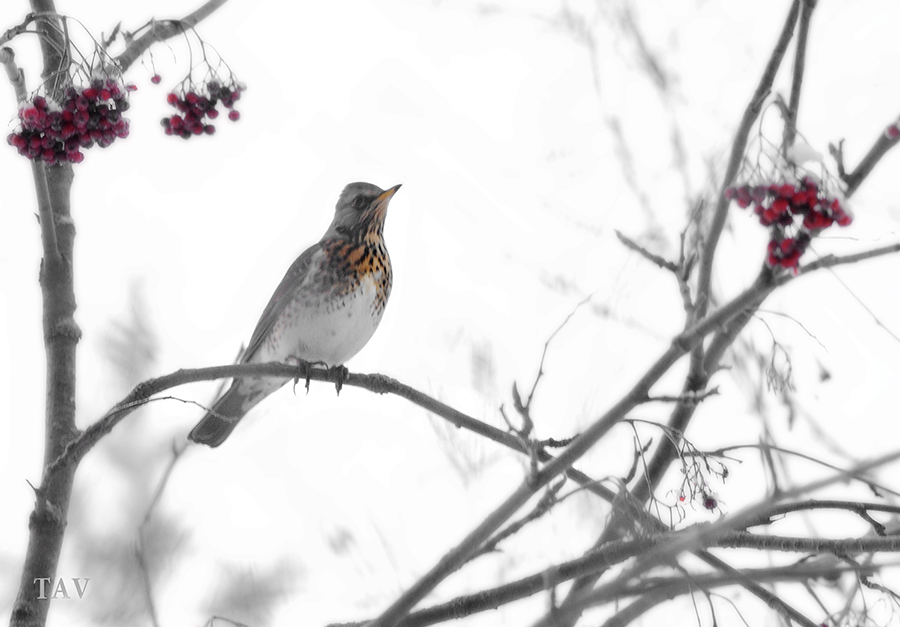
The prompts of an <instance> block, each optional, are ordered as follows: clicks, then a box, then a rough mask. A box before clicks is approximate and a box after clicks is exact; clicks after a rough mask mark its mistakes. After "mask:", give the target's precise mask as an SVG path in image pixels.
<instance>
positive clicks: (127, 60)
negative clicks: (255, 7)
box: [116, 0, 228, 72]
mask: <svg viewBox="0 0 900 627" xmlns="http://www.w3.org/2000/svg"><path fill="white" fill-rule="evenodd" d="M227 1H228V0H207V2H206V3H204V4H203V5H202V6H201V7H200V8H198V9H197V10H196V11H194V12H193V13H191V14H189V15H186V16H185V17H183V18H181V19H180V20H163V21H156V20H154V21H153V22H151V24H150V30H149V31H147V32H146V33H144V34H143V35H141V36H140V37H138V38H137V39H135V40H134V41H132V42H131V43H130V44H128V46H127V47H126V48H125V50H124V51H123V52H122V53H121V54H119V55H118V56H117V57H116V63H118V64H119V67H120V68H122V71H123V72H125V71H126V70H127V69H128V68H129V67H131V65H132V64H133V63H134V62H135V61H137V60H138V59H139V58H140V56H141V55H142V54H144V52H146V51H147V49H148V48H150V46H152V45H153V44H155V43H156V42H158V41H165V40H166V39H169V38H171V37H174V36H175V35H180V34H181V33H183V32H184V31H186V30H189V29H191V28H193V27H194V26H196V25H197V24H198V23H200V22H201V21H203V20H205V19H206V18H207V17H209V16H210V15H212V14H213V13H214V12H215V11H216V10H217V9H218V8H219V7H221V6H222V5H223V4H225V3H226V2H227Z"/></svg>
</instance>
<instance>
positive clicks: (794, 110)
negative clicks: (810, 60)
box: [784, 0, 818, 154]
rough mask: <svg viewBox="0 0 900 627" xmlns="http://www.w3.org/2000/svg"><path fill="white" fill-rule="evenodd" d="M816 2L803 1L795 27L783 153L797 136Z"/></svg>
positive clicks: (816, 0) (814, 0) (812, 0)
mask: <svg viewBox="0 0 900 627" xmlns="http://www.w3.org/2000/svg"><path fill="white" fill-rule="evenodd" d="M817 2H818V0H803V8H802V10H801V11H800V22H799V24H798V25H797V48H796V50H795V51H794V72H793V78H792V80H791V96H790V102H789V103H788V107H787V115H786V116H785V118H786V119H785V121H784V151H785V154H787V150H788V149H789V148H790V147H791V146H792V145H793V144H794V138H795V137H796V135H797V116H798V114H799V112H800V94H801V92H802V90H803V75H804V73H805V71H806V40H807V38H808V36H809V21H810V18H811V17H812V12H813V9H815V8H816V3H817Z"/></svg>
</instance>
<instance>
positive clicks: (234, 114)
mask: <svg viewBox="0 0 900 627" xmlns="http://www.w3.org/2000/svg"><path fill="white" fill-rule="evenodd" d="M228 119H229V120H231V121H232V122H237V121H238V120H240V119H241V113H240V111H233V110H232V111H229V112H228ZM747 204H749V203H747ZM738 205H740V206H741V207H742V208H743V207H746V206H747V205H741V201H740V200H738Z"/></svg>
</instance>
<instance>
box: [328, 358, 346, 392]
mask: <svg viewBox="0 0 900 627" xmlns="http://www.w3.org/2000/svg"><path fill="white" fill-rule="evenodd" d="M329 370H330V371H331V372H333V373H336V374H337V379H335V382H334V390H335V391H336V392H337V395H338V396H340V395H341V390H342V389H343V388H344V381H346V380H347V379H348V378H349V377H350V371H349V370H347V368H346V367H345V366H344V365H340V366H334V367H332V368H329Z"/></svg>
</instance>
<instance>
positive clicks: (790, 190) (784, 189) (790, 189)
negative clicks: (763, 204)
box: [776, 183, 797, 198]
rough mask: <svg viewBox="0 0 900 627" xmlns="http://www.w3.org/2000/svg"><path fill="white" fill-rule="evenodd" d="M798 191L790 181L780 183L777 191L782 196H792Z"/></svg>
mask: <svg viewBox="0 0 900 627" xmlns="http://www.w3.org/2000/svg"><path fill="white" fill-rule="evenodd" d="M795 191H797V190H796V189H795V188H794V186H793V185H791V184H790V183H784V184H783V185H779V186H778V189H777V191H776V193H777V194H778V195H779V196H781V197H782V198H790V197H791V196H793V195H794V192H795Z"/></svg>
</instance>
